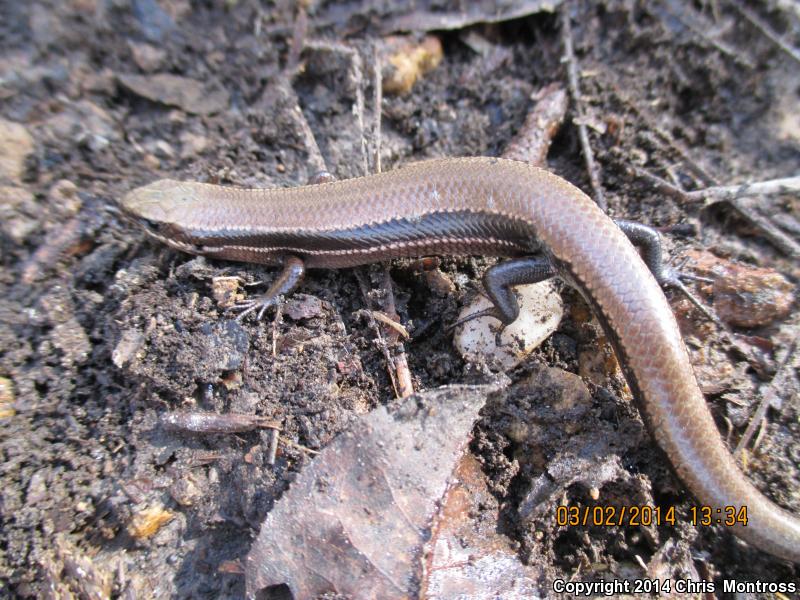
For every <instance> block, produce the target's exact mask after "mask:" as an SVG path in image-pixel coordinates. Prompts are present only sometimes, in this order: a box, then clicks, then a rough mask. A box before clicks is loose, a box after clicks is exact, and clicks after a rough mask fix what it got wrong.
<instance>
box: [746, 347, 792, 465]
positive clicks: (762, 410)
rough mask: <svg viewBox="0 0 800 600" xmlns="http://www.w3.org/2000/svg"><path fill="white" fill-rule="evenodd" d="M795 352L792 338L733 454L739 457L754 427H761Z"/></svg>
mask: <svg viewBox="0 0 800 600" xmlns="http://www.w3.org/2000/svg"><path fill="white" fill-rule="evenodd" d="M796 352H797V338H794V339H793V340H792V342H791V344H790V346H789V349H788V350H787V351H786V355H785V356H784V357H783V360H782V361H781V364H780V366H779V367H778V370H777V371H776V372H775V377H773V378H772V381H771V382H770V383H769V385H768V386H767V389H766V390H765V391H764V393H763V394H761V402H760V403H759V405H758V408H757V409H756V411H755V412H754V413H753V417H752V418H751V419H750V423H748V424H747V429H745V430H744V433H743V434H742V439H740V440H739V443H738V444H737V445H736V450H735V451H734V454H736V455H739V454H740V453H741V452H742V451H743V450H744V448H745V447H746V446H747V444H748V443H749V442H750V438H752V437H753V433H755V430H756V427H759V426H760V425H761V422H762V421H763V420H764V417H765V416H766V414H767V409H768V408H769V407H770V405H771V404H772V403H773V400H774V399H775V396H777V394H778V390H779V389H780V388H782V387H783V386H784V385H785V383H784V382H785V380H786V378H787V377H789V372H790V371H791V370H792V369H791V367H792V364H793V362H794V356H795V353H796Z"/></svg>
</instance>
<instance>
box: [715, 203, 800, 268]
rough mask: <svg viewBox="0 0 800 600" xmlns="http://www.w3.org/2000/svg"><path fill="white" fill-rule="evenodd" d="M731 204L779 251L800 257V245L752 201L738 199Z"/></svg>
mask: <svg viewBox="0 0 800 600" xmlns="http://www.w3.org/2000/svg"><path fill="white" fill-rule="evenodd" d="M729 203H730V205H731V206H732V207H733V208H734V209H735V210H736V212H738V213H739V214H740V215H741V216H742V217H743V218H745V219H746V220H747V221H748V222H749V223H750V224H752V225H753V226H754V227H756V228H757V229H758V230H759V231H760V232H761V234H762V235H763V236H764V237H765V238H766V239H767V240H768V241H769V242H770V243H771V244H772V245H773V246H775V247H776V248H777V249H778V250H780V251H781V252H783V253H784V254H786V255H787V256H800V244H798V243H797V242H795V241H794V240H793V239H792V238H790V237H789V236H788V235H786V234H785V233H783V232H782V231H780V230H779V229H778V228H777V227H776V226H775V225H773V224H772V222H771V221H770V220H769V218H767V217H765V216H763V215H761V214H760V213H759V212H758V211H757V210H756V209H755V207H754V206H752V204H751V200H750V199H748V198H736V199H734V200H729Z"/></svg>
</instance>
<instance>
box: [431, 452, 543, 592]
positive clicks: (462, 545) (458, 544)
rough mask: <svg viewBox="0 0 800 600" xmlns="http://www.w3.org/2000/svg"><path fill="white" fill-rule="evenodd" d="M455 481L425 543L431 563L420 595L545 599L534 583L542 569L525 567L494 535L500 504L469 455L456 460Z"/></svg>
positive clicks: (505, 541)
mask: <svg viewBox="0 0 800 600" xmlns="http://www.w3.org/2000/svg"><path fill="white" fill-rule="evenodd" d="M455 479H456V481H455V483H454V484H453V486H452V487H451V489H450V490H449V491H448V492H447V498H446V500H445V502H444V504H443V506H442V510H441V511H440V516H439V518H438V519H437V521H438V523H437V528H436V532H435V533H434V535H433V537H432V538H431V541H430V544H429V546H430V547H431V548H430V550H431V555H430V559H429V560H430V564H429V566H428V568H427V569H426V577H425V580H424V581H423V589H424V592H423V594H422V597H423V598H430V599H433V598H469V599H470V600H480V599H486V600H493V599H494V598H504V599H508V600H515V599H520V600H522V599H523V598H537V597H538V598H541V597H544V596H545V595H546V592H545V590H543V589H541V586H540V585H539V584H538V581H539V580H540V579H541V577H542V575H543V569H542V568H541V567H537V566H532V565H524V564H523V563H522V562H521V561H520V560H519V558H518V556H517V552H516V551H514V549H513V548H512V546H511V542H510V540H509V539H508V538H507V537H505V536H504V535H503V534H501V533H499V532H498V531H497V529H498V521H499V518H500V511H499V506H498V504H497V500H496V499H495V498H494V496H492V494H491V492H490V491H489V488H488V486H487V485H486V477H485V476H484V474H483V471H482V470H481V466H480V464H479V463H478V461H477V459H476V458H475V457H474V456H472V455H471V454H467V455H465V456H464V458H462V459H461V463H460V464H459V465H458V468H457V469H456V472H455ZM475 515H480V518H479V519H476V518H475Z"/></svg>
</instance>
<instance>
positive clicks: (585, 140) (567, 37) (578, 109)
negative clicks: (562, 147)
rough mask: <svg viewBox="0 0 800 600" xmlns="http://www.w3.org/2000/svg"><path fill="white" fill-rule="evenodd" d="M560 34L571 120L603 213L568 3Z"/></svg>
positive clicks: (564, 7)
mask: <svg viewBox="0 0 800 600" xmlns="http://www.w3.org/2000/svg"><path fill="white" fill-rule="evenodd" d="M561 34H562V40H563V44H564V60H565V61H566V63H567V81H568V84H569V92H570V95H571V96H572V101H573V102H574V103H575V113H576V114H577V117H578V118H577V119H573V122H575V124H576V125H577V126H578V138H579V139H580V142H581V149H582V150H583V159H584V162H585V164H586V171H587V172H588V173H589V181H590V182H591V184H592V190H593V191H594V201H595V202H596V203H597V206H599V207H600V208H601V209H603V211H605V210H606V209H607V208H608V203H607V202H606V199H605V195H604V194H603V188H602V185H601V183H600V172H599V169H598V167H597V165H596V163H595V162H594V154H593V153H592V147H591V145H590V144H589V132H588V131H587V129H586V123H585V119H584V111H583V102H582V99H581V92H580V87H579V83H578V67H577V61H576V59H575V51H574V49H573V47H572V23H571V21H570V16H569V2H566V3H564V5H563V6H562V7H561Z"/></svg>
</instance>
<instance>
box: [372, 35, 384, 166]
mask: <svg viewBox="0 0 800 600" xmlns="http://www.w3.org/2000/svg"><path fill="white" fill-rule="evenodd" d="M372 71H373V73H374V74H375V83H374V84H373V87H374V89H375V99H374V103H375V106H374V108H373V110H374V111H375V124H374V125H373V127H372V139H373V145H374V150H375V158H374V160H373V167H374V168H375V172H376V173H380V172H381V117H382V116H383V65H382V64H381V55H380V53H379V52H378V45H377V44H373V45H372Z"/></svg>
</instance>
